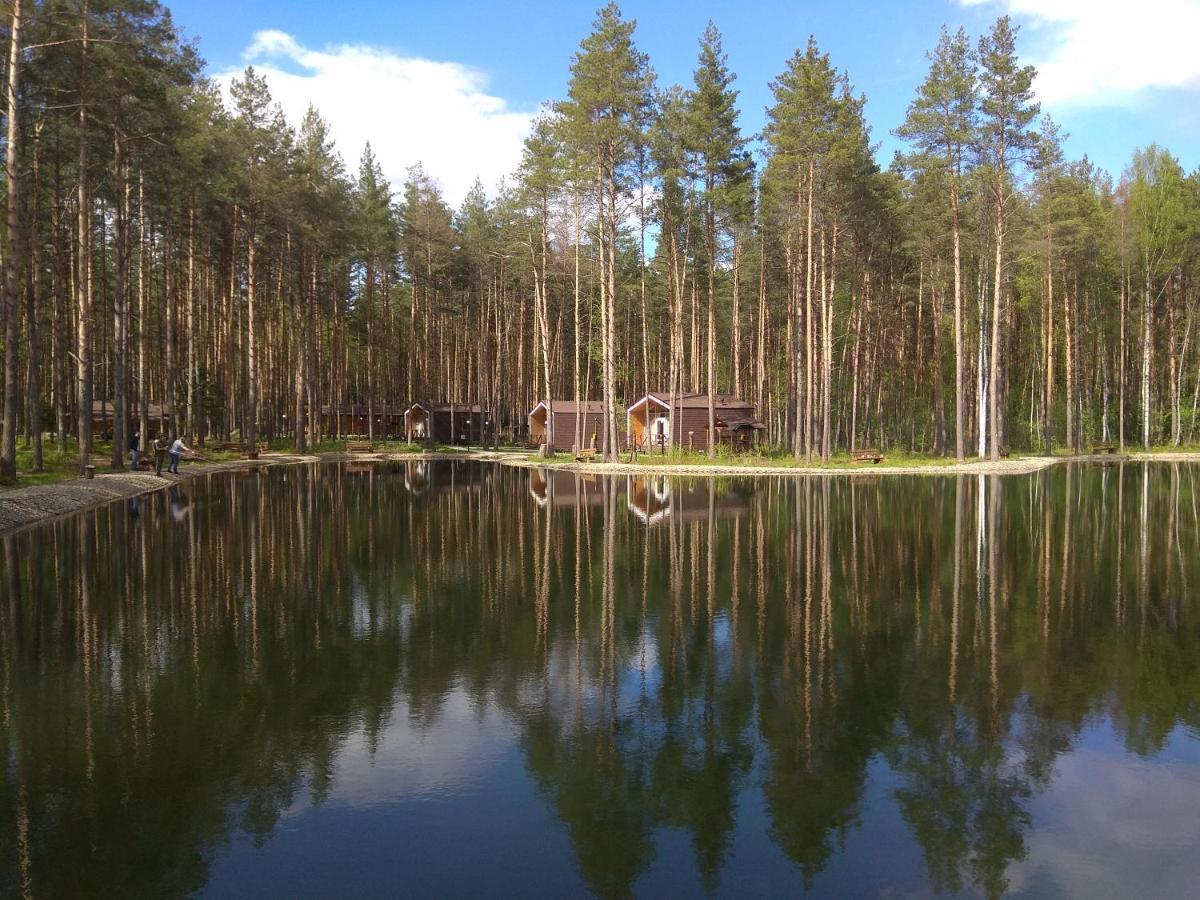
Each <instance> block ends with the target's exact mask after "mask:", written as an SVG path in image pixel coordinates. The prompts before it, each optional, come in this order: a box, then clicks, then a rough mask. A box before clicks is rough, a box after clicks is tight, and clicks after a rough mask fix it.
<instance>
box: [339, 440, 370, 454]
mask: <svg viewBox="0 0 1200 900" xmlns="http://www.w3.org/2000/svg"><path fill="white" fill-rule="evenodd" d="M346 452H347V453H374V452H375V447H374V445H373V444H372V443H371V442H370V441H346Z"/></svg>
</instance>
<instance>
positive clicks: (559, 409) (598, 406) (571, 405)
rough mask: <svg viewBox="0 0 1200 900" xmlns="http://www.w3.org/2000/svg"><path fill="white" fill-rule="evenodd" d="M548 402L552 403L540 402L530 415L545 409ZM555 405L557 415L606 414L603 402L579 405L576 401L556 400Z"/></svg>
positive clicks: (592, 401)
mask: <svg viewBox="0 0 1200 900" xmlns="http://www.w3.org/2000/svg"><path fill="white" fill-rule="evenodd" d="M548 402H550V401H546V400H539V401H538V402H537V405H536V406H535V407H534V408H533V409H531V410H530V411H529V415H531V416H532V415H533V414H534V413H535V412H537V411H538V410H539V409H542V408H544V407H545V406H546V405H547V403H548ZM553 403H554V412H555V413H576V412H579V411H580V410H582V411H583V412H584V413H586V414H589V415H590V414H592V413H595V414H596V415H600V414H602V413H603V412H604V401H603V400H580V401H579V402H578V403H576V402H575V401H574V400H555V401H553Z"/></svg>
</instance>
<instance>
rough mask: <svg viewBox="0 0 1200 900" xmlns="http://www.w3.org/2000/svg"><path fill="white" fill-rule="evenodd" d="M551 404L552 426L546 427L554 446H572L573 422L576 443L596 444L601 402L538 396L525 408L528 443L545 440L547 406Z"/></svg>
mask: <svg viewBox="0 0 1200 900" xmlns="http://www.w3.org/2000/svg"><path fill="white" fill-rule="evenodd" d="M551 406H553V407H554V421H553V423H552V424H553V427H552V428H551V429H550V431H551V432H552V437H553V439H554V449H555V450H574V449H575V426H576V424H577V423H578V424H579V425H580V426H581V428H580V432H579V446H580V447H597V446H599V440H600V434H601V431H602V429H603V428H604V404H603V403H602V402H601V401H599V400H581V401H580V402H578V403H576V402H575V401H574V400H554V401H547V400H542V401H540V402H539V403H538V405H537V406H535V407H534V408H533V409H531V410H530V411H529V443H530V444H544V443H546V431H547V428H546V426H547V424H549V423H548V420H549V418H550V407H551Z"/></svg>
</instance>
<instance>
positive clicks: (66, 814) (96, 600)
mask: <svg viewBox="0 0 1200 900" xmlns="http://www.w3.org/2000/svg"><path fill="white" fill-rule="evenodd" d="M1196 475H1197V471H1196V469H1195V468H1193V467H1186V466H1178V465H1169V464H1158V465H1154V466H1143V465H1132V464H1118V465H1115V466H1111V467H1106V468H1103V469H1094V468H1078V469H1076V468H1066V469H1058V470H1054V471H1049V472H1043V473H1041V474H1038V475H1035V476H1030V477H1027V478H1026V477H1021V478H1005V479H1000V478H995V477H982V476H981V477H978V478H975V477H967V476H958V477H955V478H932V477H920V478H901V477H893V478H881V479H871V480H869V481H868V480H858V479H855V478H831V477H820V478H799V477H797V478H789V479H712V480H704V479H697V480H691V481H688V480H682V479H675V478H664V477H655V476H651V477H645V478H643V477H628V478H626V477H621V478H616V479H611V480H607V479H603V478H597V477H588V476H580V475H576V474H574V473H570V472H565V471H562V470H554V469H545V470H536V469H535V470H519V469H510V468H505V467H490V466H483V465H478V464H471V463H437V464H432V465H430V464H421V463H402V464H379V465H359V466H356V467H355V468H354V469H353V470H345V469H343V468H339V467H337V466H331V465H317V466H311V467H307V468H304V467H299V468H287V469H282V468H281V469H275V470H266V471H247V472H245V473H242V474H240V475H235V476H225V475H222V476H207V477H202V478H201V479H199V480H197V481H194V482H192V483H191V484H189V485H187V486H185V487H183V488H181V489H180V490H179V491H178V492H170V493H160V494H156V495H151V496H148V497H144V498H142V499H141V501H140V503H139V506H138V508H137V510H136V512H137V514H136V515H133V512H134V511H133V510H132V509H131V508H130V507H127V506H122V505H119V504H118V505H112V506H109V507H106V508H104V509H101V510H99V511H97V512H95V513H90V514H87V515H82V516H76V517H73V518H70V519H65V520H62V521H59V522H56V523H53V524H51V525H48V526H45V527H42V528H39V529H35V530H31V531H27V532H23V533H19V534H17V535H10V536H7V537H5V538H3V551H4V552H3V577H2V578H0V588H2V589H3V592H4V602H3V603H0V629H2V632H3V636H4V640H3V643H2V648H3V649H2V664H3V665H2V671H0V678H2V687H3V691H2V700H3V709H2V714H3V729H2V730H0V740H3V747H2V749H3V751H4V756H5V759H6V760H7V765H6V766H5V769H4V774H3V776H2V781H0V878H2V880H0V891H3V892H5V893H13V894H64V893H102V892H104V893H108V894H113V893H117V894H147V893H153V894H161V893H186V892H190V891H195V890H198V889H201V888H203V887H204V885H205V884H206V882H207V880H208V877H209V871H210V866H211V864H212V861H213V860H214V858H215V857H216V856H219V854H220V852H221V848H222V847H223V846H225V845H226V844H227V843H228V842H229V841H230V840H231V838H232V837H233V835H235V834H239V833H240V834H248V835H251V836H253V838H254V840H256V841H257V842H260V843H261V842H265V841H268V840H269V839H270V838H271V836H272V834H273V833H274V832H275V831H276V830H277V828H278V825H279V822H280V817H281V816H282V815H283V814H284V813H285V812H286V811H287V810H289V809H290V808H293V807H294V806H296V805H297V804H300V805H307V806H310V807H312V806H320V805H321V804H322V803H323V802H324V801H325V800H326V799H327V797H328V796H329V793H330V790H331V786H332V785H333V783H334V782H335V781H336V779H337V777H338V774H337V773H338V766H339V762H340V761H343V760H344V759H345V758H346V757H347V756H348V755H351V754H354V753H357V752H360V751H359V750H358V749H357V744H355V745H354V746H351V744H350V743H349V742H348V737H349V736H350V735H352V734H361V735H362V736H363V737H364V739H365V751H364V752H365V753H366V754H367V755H368V756H369V757H372V758H373V756H374V754H375V753H376V752H377V751H378V750H379V748H380V745H381V742H383V741H384V740H385V739H386V738H385V736H386V735H387V734H388V733H389V732H388V729H389V728H393V727H402V728H404V729H407V730H408V731H410V732H412V733H415V734H429V733H432V732H431V730H432V729H433V728H434V726H435V725H436V724H437V723H438V722H439V720H440V719H441V717H443V715H444V713H445V704H446V703H447V698H449V697H451V696H452V695H454V694H455V693H456V692H465V694H466V695H467V696H468V697H470V698H471V701H472V703H474V704H476V705H477V706H478V707H479V708H480V709H483V708H489V709H494V710H497V711H498V712H499V713H500V714H502V715H503V716H504V718H505V719H506V720H507V721H509V722H510V723H512V724H513V726H514V727H515V729H516V734H517V736H518V742H519V747H520V749H521V753H522V754H523V756H524V760H525V766H526V770H527V772H528V773H529V777H531V778H532V781H533V783H534V784H535V785H536V788H537V791H538V792H539V794H540V796H541V797H542V798H543V802H544V803H545V804H546V806H547V808H548V809H550V810H551V811H552V812H553V814H554V816H555V817H556V818H557V819H558V820H559V822H560V823H561V826H562V827H563V828H564V829H565V831H566V833H567V834H568V835H569V838H570V841H571V843H572V845H573V847H574V852H575V857H576V858H575V864H576V866H577V870H578V873H579V875H580V876H581V877H582V878H583V880H584V882H585V883H586V885H587V886H588V887H589V888H590V889H591V890H593V891H594V892H596V893H597V894H600V895H604V896H620V895H625V894H629V893H631V892H633V891H634V890H635V889H636V888H637V886H638V884H639V879H641V878H643V877H644V876H645V875H646V873H647V872H649V871H650V870H651V869H652V868H653V867H654V866H655V865H656V863H657V862H659V861H660V859H661V857H662V854H664V853H675V852H677V851H675V850H669V849H664V846H665V845H664V843H663V836H664V835H666V834H670V833H678V834H685V835H687V837H688V839H689V841H690V844H691V851H690V853H691V857H692V858H691V860H690V863H687V864H689V865H690V866H691V867H692V869H693V870H694V871H695V872H696V873H697V875H698V878H699V883H700V885H701V886H702V887H703V888H704V889H706V890H709V891H715V890H718V889H721V888H725V889H728V890H736V888H737V885H729V884H727V883H724V882H723V880H722V879H723V877H724V876H725V874H726V872H727V870H728V868H729V866H730V865H731V860H732V858H733V847H734V844H735V843H737V842H738V841H741V842H750V843H755V842H757V843H760V844H763V845H767V844H769V845H772V846H774V847H775V848H777V849H778V850H779V851H781V852H782V853H783V854H784V855H785V856H786V858H787V859H789V860H790V861H791V863H792V865H793V866H794V869H795V870H796V871H798V874H799V877H800V878H801V879H802V882H801V883H803V884H807V885H811V884H813V882H814V879H816V878H817V877H818V876H819V875H820V874H821V873H822V872H824V871H826V870H827V869H828V867H829V866H830V863H831V861H832V860H834V859H835V858H836V857H838V856H839V854H843V853H847V852H849V851H848V850H847V846H848V842H849V841H850V839H851V837H852V835H853V833H854V832H855V830H856V829H858V828H860V826H862V825H863V824H864V823H866V822H868V821H870V820H871V819H872V817H874V816H877V815H879V814H880V809H879V804H880V801H878V800H875V801H872V800H870V799H869V795H870V790H869V784H870V782H871V780H872V775H871V772H872V771H873V768H872V767H873V765H874V764H876V763H877V762H882V763H883V764H885V765H886V770H887V772H888V773H889V776H888V781H887V791H886V793H885V795H884V801H883V802H884V803H886V804H888V805H894V808H895V809H896V810H898V811H899V813H900V815H901V816H902V819H903V822H904V823H905V827H906V829H907V831H908V835H909V837H910V838H911V840H912V841H914V842H915V845H916V846H917V847H919V852H920V855H921V860H922V861H921V864H920V865H921V868H922V870H923V872H924V876H923V877H924V879H925V880H926V881H927V883H928V886H929V887H930V888H932V889H933V890H935V891H949V892H958V891H970V892H973V893H981V894H987V895H997V894H1000V893H1002V892H1004V891H1005V890H1006V888H1007V887H1009V881H1008V878H1009V872H1010V871H1011V867H1012V865H1013V864H1014V862H1016V861H1018V860H1021V859H1022V858H1023V857H1024V856H1025V855H1026V852H1027V845H1028V841H1029V838H1030V836H1031V834H1032V833H1033V831H1034V824H1033V818H1032V816H1031V804H1032V803H1033V802H1034V800H1035V799H1036V798H1037V797H1038V796H1039V795H1040V794H1042V793H1044V792H1045V791H1046V790H1047V789H1048V788H1050V787H1051V786H1052V785H1053V783H1054V781H1055V777H1056V774H1055V772H1056V762H1057V761H1058V760H1060V759H1061V758H1063V756H1064V755H1065V754H1069V753H1071V752H1072V750H1073V748H1074V747H1075V744H1076V742H1077V741H1078V739H1079V736H1080V735H1081V734H1082V733H1083V732H1085V730H1086V729H1087V728H1089V727H1090V726H1091V725H1093V724H1094V723H1096V722H1098V721H1107V722H1109V723H1110V725H1111V727H1112V728H1113V729H1114V730H1115V731H1116V732H1117V733H1118V734H1119V735H1120V736H1121V738H1122V739H1123V741H1124V743H1125V746H1126V748H1127V751H1128V753H1130V754H1133V755H1135V757H1137V758H1141V759H1143V760H1145V761H1149V762H1151V763H1152V762H1153V760H1154V758H1155V756H1156V754H1159V753H1160V752H1161V751H1162V750H1163V748H1164V747H1165V746H1166V745H1167V743H1168V741H1169V739H1170V738H1171V736H1172V735H1173V734H1175V733H1177V729H1179V728H1180V727H1181V726H1182V727H1183V728H1190V729H1191V736H1192V739H1193V740H1194V739H1195V735H1196V731H1195V729H1196V728H1197V727H1198V726H1200V710H1198V702H1200V701H1198V700H1197V698H1198V697H1200V653H1197V651H1198V650H1200V634H1198V633H1197V627H1198V626H1197V617H1196V608H1195V606H1196V603H1197V602H1198V601H1197V600H1196V599H1195V594H1194V592H1193V590H1192V588H1193V586H1194V585H1195V584H1196V583H1197V577H1198V576H1200V573H1198V572H1197V565H1198V563H1197V559H1198V558H1200V554H1197V552H1196V550H1197V546H1198V539H1200V522H1198V519H1197V504H1198V501H1200V498H1198V496H1197V491H1196V485H1195V481H1196ZM401 709H402V710H404V715H405V716H406V718H405V719H404V720H403V721H401V722H396V721H395V717H396V715H397V713H398V711H399V710H401ZM1097 789H1098V790H1103V785H1098V786H1097ZM754 798H757V801H756V802H758V803H760V804H761V808H762V811H763V815H765V817H766V822H765V825H764V826H763V827H762V828H761V829H760V828H758V826H757V824H756V820H754V819H753V818H751V819H749V820H744V815H743V813H742V810H744V809H746V808H747V803H749V802H751V801H753V800H754ZM1114 814H1117V813H1114ZM451 837H452V836H451ZM671 846H674V845H671ZM457 852H458V853H460V854H463V855H464V856H467V857H469V854H470V848H469V847H465V848H459V849H458V851H457ZM671 862H672V864H673V865H676V866H678V865H680V864H681V863H680V862H679V861H678V860H671ZM793 877H795V876H793ZM880 878H882V879H885V878H886V876H883V875H881V876H880ZM880 883H883V884H886V880H884V881H881V882H880ZM796 886H797V885H796V884H794V883H792V884H787V883H777V884H771V885H768V886H767V889H768V890H771V891H773V892H775V893H779V892H788V891H789V890H792V889H794V888H795V887H796Z"/></svg>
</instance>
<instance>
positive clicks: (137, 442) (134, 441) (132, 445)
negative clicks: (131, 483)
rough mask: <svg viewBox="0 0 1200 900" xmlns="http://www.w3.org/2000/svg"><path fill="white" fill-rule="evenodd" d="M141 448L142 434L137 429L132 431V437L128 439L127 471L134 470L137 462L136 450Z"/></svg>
mask: <svg viewBox="0 0 1200 900" xmlns="http://www.w3.org/2000/svg"><path fill="white" fill-rule="evenodd" d="M140 449H142V436H141V434H139V433H138V432H137V431H134V432H133V437H131V438H130V439H129V460H130V462H129V471H131V472H136V471H137V464H138V451H139V450H140Z"/></svg>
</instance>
